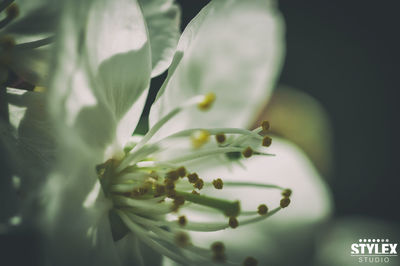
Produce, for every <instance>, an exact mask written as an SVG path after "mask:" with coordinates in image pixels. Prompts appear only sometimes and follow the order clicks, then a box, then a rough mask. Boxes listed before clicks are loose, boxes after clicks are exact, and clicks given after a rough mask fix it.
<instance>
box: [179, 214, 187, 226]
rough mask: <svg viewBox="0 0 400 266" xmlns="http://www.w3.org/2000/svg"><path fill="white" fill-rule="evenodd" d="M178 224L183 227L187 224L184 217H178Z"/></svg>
mask: <svg viewBox="0 0 400 266" xmlns="http://www.w3.org/2000/svg"><path fill="white" fill-rule="evenodd" d="M178 223H179V225H180V226H185V225H186V223H187V220H186V217H185V216H180V217H179V218H178Z"/></svg>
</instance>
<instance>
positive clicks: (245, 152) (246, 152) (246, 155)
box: [242, 147, 253, 158]
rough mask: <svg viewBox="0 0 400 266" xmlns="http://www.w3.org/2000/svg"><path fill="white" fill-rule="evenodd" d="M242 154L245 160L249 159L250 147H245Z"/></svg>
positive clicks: (251, 151)
mask: <svg viewBox="0 0 400 266" xmlns="http://www.w3.org/2000/svg"><path fill="white" fill-rule="evenodd" d="M242 154H243V156H244V157H245V158H249V157H251V156H252V155H253V150H252V149H251V148H250V147H247V148H246V149H245V150H244V151H242Z"/></svg>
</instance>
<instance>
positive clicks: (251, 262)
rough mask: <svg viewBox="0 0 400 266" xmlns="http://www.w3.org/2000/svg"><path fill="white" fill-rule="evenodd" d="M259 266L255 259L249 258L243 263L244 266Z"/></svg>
mask: <svg viewBox="0 0 400 266" xmlns="http://www.w3.org/2000/svg"><path fill="white" fill-rule="evenodd" d="M257 265H258V261H257V260H256V259H255V258H253V257H247V258H246V259H245V260H244V261H243V266H257Z"/></svg>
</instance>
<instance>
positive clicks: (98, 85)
mask: <svg viewBox="0 0 400 266" xmlns="http://www.w3.org/2000/svg"><path fill="white" fill-rule="evenodd" d="M64 10H65V14H64V16H63V18H62V27H61V29H60V34H59V39H58V40H57V43H56V54H57V55H58V57H57V58H56V60H55V65H54V69H55V74H54V77H53V79H52V83H51V84H52V85H51V88H50V105H51V113H52V115H53V116H54V118H55V120H60V121H61V123H60V124H61V126H64V122H66V124H67V128H68V132H66V130H67V129H63V130H61V132H62V133H63V134H75V135H77V138H80V139H82V142H83V143H86V145H88V146H89V147H92V148H94V149H98V150H104V148H106V147H107V146H108V145H111V144H116V143H112V142H113V141H114V140H115V137H116V136H115V134H116V133H115V132H117V137H118V139H117V142H119V143H117V144H118V145H122V144H123V142H124V140H125V139H126V138H128V137H129V136H130V135H131V134H132V132H133V130H134V128H135V127H136V124H137V121H138V120H139V118H140V114H141V109H142V107H143V105H144V102H145V94H146V88H147V87H148V83H149V80H150V72H151V62H150V49H149V44H148V42H147V34H146V29H145V25H144V21H143V17H142V15H141V11H140V8H139V6H138V4H137V3H136V1H129V0H118V1H86V2H80V1H70V2H67V3H66V6H65V7H64ZM138 99H140V100H139V101H138ZM135 102H136V103H135ZM134 103H135V105H134ZM131 110H134V111H135V112H134V113H133V112H132V111H131ZM120 121H121V123H122V124H118V123H119V122H120ZM122 128H123V129H125V130H124V131H123V132H122V131H121V130H119V129H122ZM117 129H118V131H116V130H117ZM121 132H122V133H121ZM114 142H115V141H114Z"/></svg>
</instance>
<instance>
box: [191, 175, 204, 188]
mask: <svg viewBox="0 0 400 266" xmlns="http://www.w3.org/2000/svg"><path fill="white" fill-rule="evenodd" d="M193 186H194V187H195V188H197V189H198V190H200V189H202V188H203V186H204V181H203V179H201V178H199V179H198V180H197V181H196V183H194V185H193Z"/></svg>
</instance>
